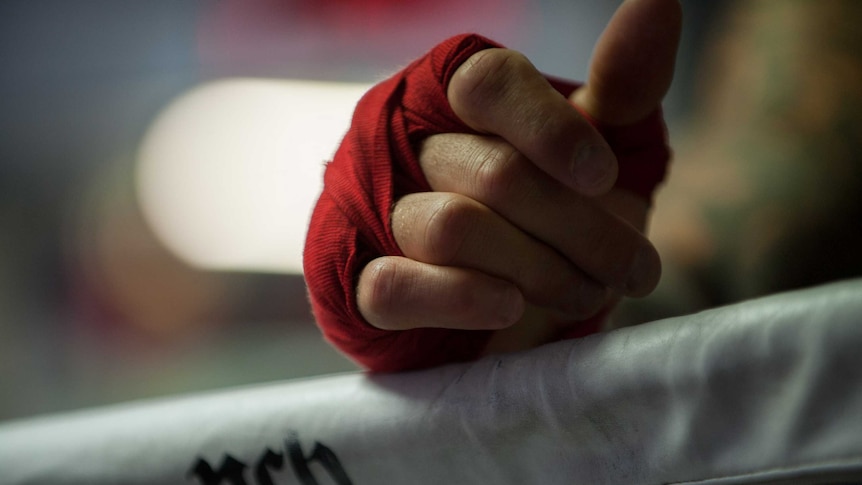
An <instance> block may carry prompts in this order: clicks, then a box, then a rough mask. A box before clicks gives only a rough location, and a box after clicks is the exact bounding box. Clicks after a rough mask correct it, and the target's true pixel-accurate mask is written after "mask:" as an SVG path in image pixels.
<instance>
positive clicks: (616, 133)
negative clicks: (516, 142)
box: [304, 35, 667, 372]
mask: <svg viewBox="0 0 862 485" xmlns="http://www.w3.org/2000/svg"><path fill="white" fill-rule="evenodd" d="M491 47H499V45H497V44H496V43H494V42H492V41H489V40H488V39H485V38H483V37H480V36H477V35H461V36H457V37H453V38H451V39H449V40H447V41H445V42H443V43H441V44H440V45H438V46H437V47H435V48H434V49H433V50H431V52H429V53H428V54H427V55H425V56H424V57H422V58H420V59H418V60H417V61H415V62H413V63H412V64H410V65H409V66H408V67H407V68H405V69H404V70H402V71H401V72H399V73H397V74H395V75H394V76H392V77H391V78H389V79H387V80H385V81H383V82H381V83H380V84H377V85H376V86H374V87H373V88H372V89H371V90H370V91H369V92H368V93H366V94H365V96H364V97H363V98H362V99H361V100H360V101H359V104H358V105H357V107H356V111H355V113H354V116H353V122H352V124H351V127H350V130H349V131H348V133H347V134H346V136H345V138H344V140H343V141H342V144H341V146H340V147H339V149H338V151H337V152H336V154H335V157H334V159H333V160H332V162H330V163H329V164H328V165H327V167H326V173H325V175H324V185H325V188H324V191H323V194H321V196H320V199H319V200H318V202H317V206H316V207H315V209H314V213H313V215H312V218H311V224H310V227H309V231H308V236H307V240H306V245H305V255H304V259H305V261H304V265H305V268H304V269H305V278H306V282H307V284H308V288H309V295H310V298H311V305H312V309H313V311H314V315H315V318H316V320H317V323H318V325H319V326H320V327H321V329H322V330H323V333H324V335H325V337H326V338H327V339H328V340H329V341H330V342H332V343H333V344H334V345H335V346H336V347H338V348H339V349H340V350H341V351H343V352H344V353H346V354H347V355H348V356H350V357H351V358H352V359H353V360H355V361H356V362H357V363H359V364H360V365H362V366H363V367H366V368H368V369H370V370H373V371H379V372H388V371H399V370H406V369H413V368H420V367H431V366H435V365H440V364H444V363H449V362H458V361H466V360H471V359H474V358H476V357H477V356H478V355H479V354H480V353H481V352H482V350H483V349H484V347H485V345H486V344H487V341H488V338H489V337H490V332H489V331H466V330H448V329H434V328H424V329H414V330H404V331H387V330H381V329H378V328H375V327H372V326H371V325H369V324H368V323H367V322H365V320H364V319H363V317H362V315H361V314H360V312H359V309H358V307H357V303H356V283H357V278H358V275H359V273H360V272H361V270H362V269H363V268H364V267H365V265H366V264H368V263H369V262H370V261H371V260H373V259H375V258H377V257H380V256H383V255H387V256H401V255H402V253H401V250H400V249H399V248H398V245H397V244H396V242H395V237H394V236H393V234H392V228H391V225H390V216H391V213H392V207H393V205H394V203H395V201H397V200H398V198H399V197H400V196H402V195H405V194H408V193H412V192H422V191H429V190H430V187H429V186H428V183H427V181H426V180H425V177H424V175H423V174H422V171H421V169H420V166H419V161H418V159H417V154H416V150H415V149H416V147H417V146H418V144H419V143H420V142H421V141H422V140H423V139H425V138H426V137H428V136H430V135H432V134H437V133H475V132H474V131H473V130H471V129H470V128H468V127H467V126H466V125H464V123H462V122H461V121H460V120H459V119H458V117H457V116H456V115H455V113H454V112H453V111H452V109H451V108H450V107H449V102H448V100H447V97H446V89H447V86H448V83H449V79H450V78H451V77H452V74H453V73H454V72H455V70H456V69H457V68H458V67H459V66H460V65H461V64H462V63H463V62H464V61H465V60H467V59H468V58H469V57H470V56H472V55H473V54H475V53H476V52H478V51H480V50H483V49H487V48H491ZM554 85H555V87H556V88H557V89H558V90H560V91H561V92H562V93H563V94H565V95H568V94H569V93H570V92H571V91H572V90H574V88H575V85H572V84H567V83H560V82H554ZM646 121H647V124H646V125H645V126H644V127H641V124H638V125H637V126H636V127H635V128H636V131H633V130H627V129H625V128H622V129H620V128H616V129H613V130H610V131H608V132H607V133H605V131H603V133H605V135H606V136H609V138H608V140H609V142H610V143H611V147H612V148H614V150H615V151H616V150H617V149H618V148H619V149H620V150H619V152H617V153H618V156H620V155H621V154H629V153H634V155H632V156H628V155H625V156H620V164H621V165H620V181H621V182H620V183H618V185H619V186H621V187H626V188H631V189H632V190H634V191H635V192H637V193H639V194H641V195H644V196H645V197H647V198H649V196H650V194H651V192H652V190H653V188H654V186H655V185H656V184H657V183H658V182H659V181H660V180H661V178H662V177H663V175H664V167H665V164H666V161H667V149H666V147H665V142H664V125H663V124H662V122H661V115H660V114H658V113H656V114H655V116H653V117H651V118H649V119H648V120H646ZM629 131H633V132H632V133H629ZM647 133H648V134H647ZM641 134H643V135H642V136H641ZM631 140H634V142H635V146H636V149H635V150H634V151H631V150H630V147H629V145H627V144H626V143H628V142H630V141H631ZM620 144H621V145H620ZM617 145H620V146H617ZM658 145H660V146H661V148H660V149H658V148H656V146H658ZM659 152H661V153H662V154H663V158H662V159H661V160H659V159H658V157H657V156H652V155H654V154H657V153H659ZM643 154H649V155H651V156H644V155H643ZM635 158H636V160H635ZM630 159H631V160H630ZM629 165H633V166H635V167H633V168H629ZM629 170H631V171H632V172H636V174H635V175H633V176H628V175H625V173H626V172H627V171H629ZM644 181H647V182H644Z"/></svg>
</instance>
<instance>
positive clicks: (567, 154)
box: [447, 49, 617, 195]
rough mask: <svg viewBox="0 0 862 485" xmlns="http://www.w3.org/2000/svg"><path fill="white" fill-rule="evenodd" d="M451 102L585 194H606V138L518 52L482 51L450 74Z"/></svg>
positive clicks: (609, 173) (610, 180) (471, 121)
mask: <svg viewBox="0 0 862 485" xmlns="http://www.w3.org/2000/svg"><path fill="white" fill-rule="evenodd" d="M447 96H448V99H449V104H450V105H451V107H452V110H453V111H454V112H455V114H456V115H458V117H459V118H461V120H462V121H463V122H464V123H466V124H467V125H468V126H470V127H471V128H473V129H475V130H477V131H480V132H483V133H489V134H494V135H498V136H500V137H502V138H504V139H505V140H506V141H508V142H509V143H511V144H512V145H513V146H514V147H515V148H517V149H518V151H520V152H521V153H523V154H524V155H525V156H526V157H527V158H528V159H530V160H531V161H532V162H533V163H535V164H536V165H537V166H538V167H539V168H541V169H542V170H543V171H545V172H546V173H548V174H549V175H551V176H552V177H553V178H555V179H556V180H558V181H559V182H561V183H563V184H564V185H566V186H568V187H570V188H572V189H574V190H576V191H577V192H579V193H581V194H583V195H599V194H602V193H605V192H607V191H608V190H609V189H610V188H611V187H612V186H613V185H614V182H615V181H616V177H617V161H616V157H615V156H614V154H613V152H612V151H611V149H610V147H609V146H608V144H607V142H606V141H605V140H604V138H602V136H601V135H600V134H599V133H598V131H596V129H595V128H593V127H592V126H591V125H590V124H589V122H587V120H585V119H584V118H583V117H582V116H581V115H580V114H579V113H578V112H577V110H575V109H574V107H572V105H571V104H569V101H568V100H567V99H566V98H565V97H563V95H561V94H560V93H559V92H557V91H556V90H555V89H554V88H553V87H552V86H551V84H550V83H549V82H548V81H547V80H546V79H545V78H544V76H542V74H541V73H540V72H539V71H538V70H537V69H536V68H535V67H534V66H533V65H532V63H530V61H529V60H527V58H526V57H524V56H523V55H522V54H520V53H518V52H516V51H513V50H509V49H486V50H482V51H479V52H477V53H476V54H473V55H472V56H471V57H470V58H469V59H467V60H466V61H465V62H464V63H463V64H462V65H461V66H460V67H459V68H458V69H457V70H456V71H455V73H454V74H453V76H452V79H451V80H450V82H449V87H448V91H447Z"/></svg>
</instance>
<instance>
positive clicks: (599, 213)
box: [357, 0, 680, 330]
mask: <svg viewBox="0 0 862 485" xmlns="http://www.w3.org/2000/svg"><path fill="white" fill-rule="evenodd" d="M679 17H680V15H679V5H678V2H677V1H676V0H630V1H627V2H625V3H624V4H623V5H622V6H621V7H620V9H619V10H618V12H617V14H616V15H615V16H614V19H613V20H612V21H611V23H610V24H609V26H608V28H607V29H606V31H605V33H604V34H603V36H602V39H601V40H600V42H599V44H598V46H597V49H596V54H595V59H594V61H593V64H592V66H591V71H590V78H589V81H588V83H587V85H586V86H585V87H584V88H583V89H580V90H578V91H576V92H575V93H573V95H572V96H571V101H573V102H575V103H577V104H578V105H579V106H580V107H581V108H582V109H584V110H586V111H587V112H588V113H590V114H591V115H592V116H593V117H595V118H597V119H599V120H600V121H602V122H604V123H608V124H619V125H624V124H628V123H631V122H634V121H638V120H639V119H641V118H642V117H644V116H646V115H647V114H648V113H650V112H651V111H653V110H654V109H655V108H656V107H657V106H658V105H659V103H660V100H661V97H662V96H663V95H664V93H665V91H666V90H667V87H668V85H669V83H670V79H671V77H672V71H673V61H674V56H675V52H676V42H677V38H678V35H679ZM643 73H649V76H648V79H644V76H643ZM635 81H636V82H635ZM448 97H449V101H450V104H451V106H452V108H453V110H454V111H455V113H456V114H457V115H458V116H459V117H460V118H461V119H462V120H463V121H464V122H465V123H466V124H467V125H469V126H471V127H472V128H474V129H476V130H477V131H480V132H482V133H487V136H478V135H463V134H446V135H437V136H433V137H431V138H429V139H428V140H427V141H426V142H425V143H424V145H423V146H422V148H421V151H420V162H421V164H422V168H423V171H424V173H425V175H426V178H427V179H428V181H429V183H430V185H431V187H432V188H433V189H434V192H430V193H419V194H410V195H408V196H405V197H403V198H402V199H401V200H399V201H398V202H397V203H396V205H395V209H394V212H393V218H392V229H393V232H394V235H395V238H396V240H397V242H398V244H399V247H400V248H401V250H402V252H403V253H404V254H405V257H381V258H378V259H376V260H374V261H372V262H371V263H369V264H368V265H367V266H366V267H365V268H364V270H363V271H362V273H361V275H360V278H359V282H358V285H357V300H358V301H357V303H358V306H359V309H360V311H361V312H362V314H363V316H364V317H365V318H366V320H367V321H368V322H369V323H371V324H372V325H374V326H377V327H379V328H384V329H392V330H400V329H408V328H417V327H444V328H459V329H477V328H483V329H502V328H505V327H508V326H510V325H512V324H513V323H515V322H516V321H518V319H520V318H521V317H522V315H523V313H524V310H525V308H526V306H527V303H529V304H531V305H533V306H535V307H537V308H541V309H547V310H548V311H549V312H550V313H551V314H553V315H556V316H558V317H561V318H565V319H567V320H576V319H583V318H586V317H589V316H590V315H592V314H594V313H596V312H597V311H598V310H599V309H601V308H602V307H603V306H604V305H605V304H606V303H607V302H608V301H609V299H611V298H613V297H615V295H618V294H619V295H630V296H642V295H645V294H647V293H649V292H650V291H651V290H652V289H653V288H654V287H655V285H656V284H657V281H658V278H659V274H660V263H659V260H658V255H657V253H656V251H655V249H654V248H653V247H652V245H651V244H650V243H649V242H648V241H647V240H646V239H645V238H644V236H643V235H642V234H641V232H640V231H641V230H642V229H643V227H644V224H645V221H646V214H647V203H646V201H644V200H642V199H639V198H638V197H635V196H633V195H632V194H629V193H626V192H624V191H620V190H616V189H614V190H611V187H612V186H613V183H614V180H615V178H616V172H617V166H616V160H615V159H614V157H613V154H612V153H611V152H610V149H609V148H608V146H607V144H606V143H605V141H604V140H603V139H602V138H601V136H600V135H599V134H598V133H597V132H596V131H595V130H594V129H593V128H592V127H591V126H590V125H589V124H588V123H587V122H586V121H585V120H584V119H583V118H582V117H581V116H580V115H579V114H578V112H577V111H576V110H575V109H573V108H572V106H571V105H570V104H569V100H566V99H565V98H563V97H562V96H560V95H559V94H558V93H557V92H556V91H555V90H554V89H553V88H551V86H550V85H549V84H548V83H547V81H546V80H545V79H544V77H543V76H542V75H541V74H540V73H539V72H538V71H536V69H535V68H534V67H533V66H532V65H531V64H530V63H529V62H528V61H527V60H526V58H524V57H523V56H522V55H520V54H518V53H516V52H514V51H510V50H505V49H489V50H485V51H481V52H479V53H477V54H475V55H474V56H473V57H471V58H470V59H469V60H468V61H467V62H465V63H464V64H463V65H462V66H461V68H459V70H458V71H457V72H456V74H455V75H454V77H453V78H452V80H451V82H450V85H449V91H448ZM530 313H531V314H535V313H536V312H530Z"/></svg>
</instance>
